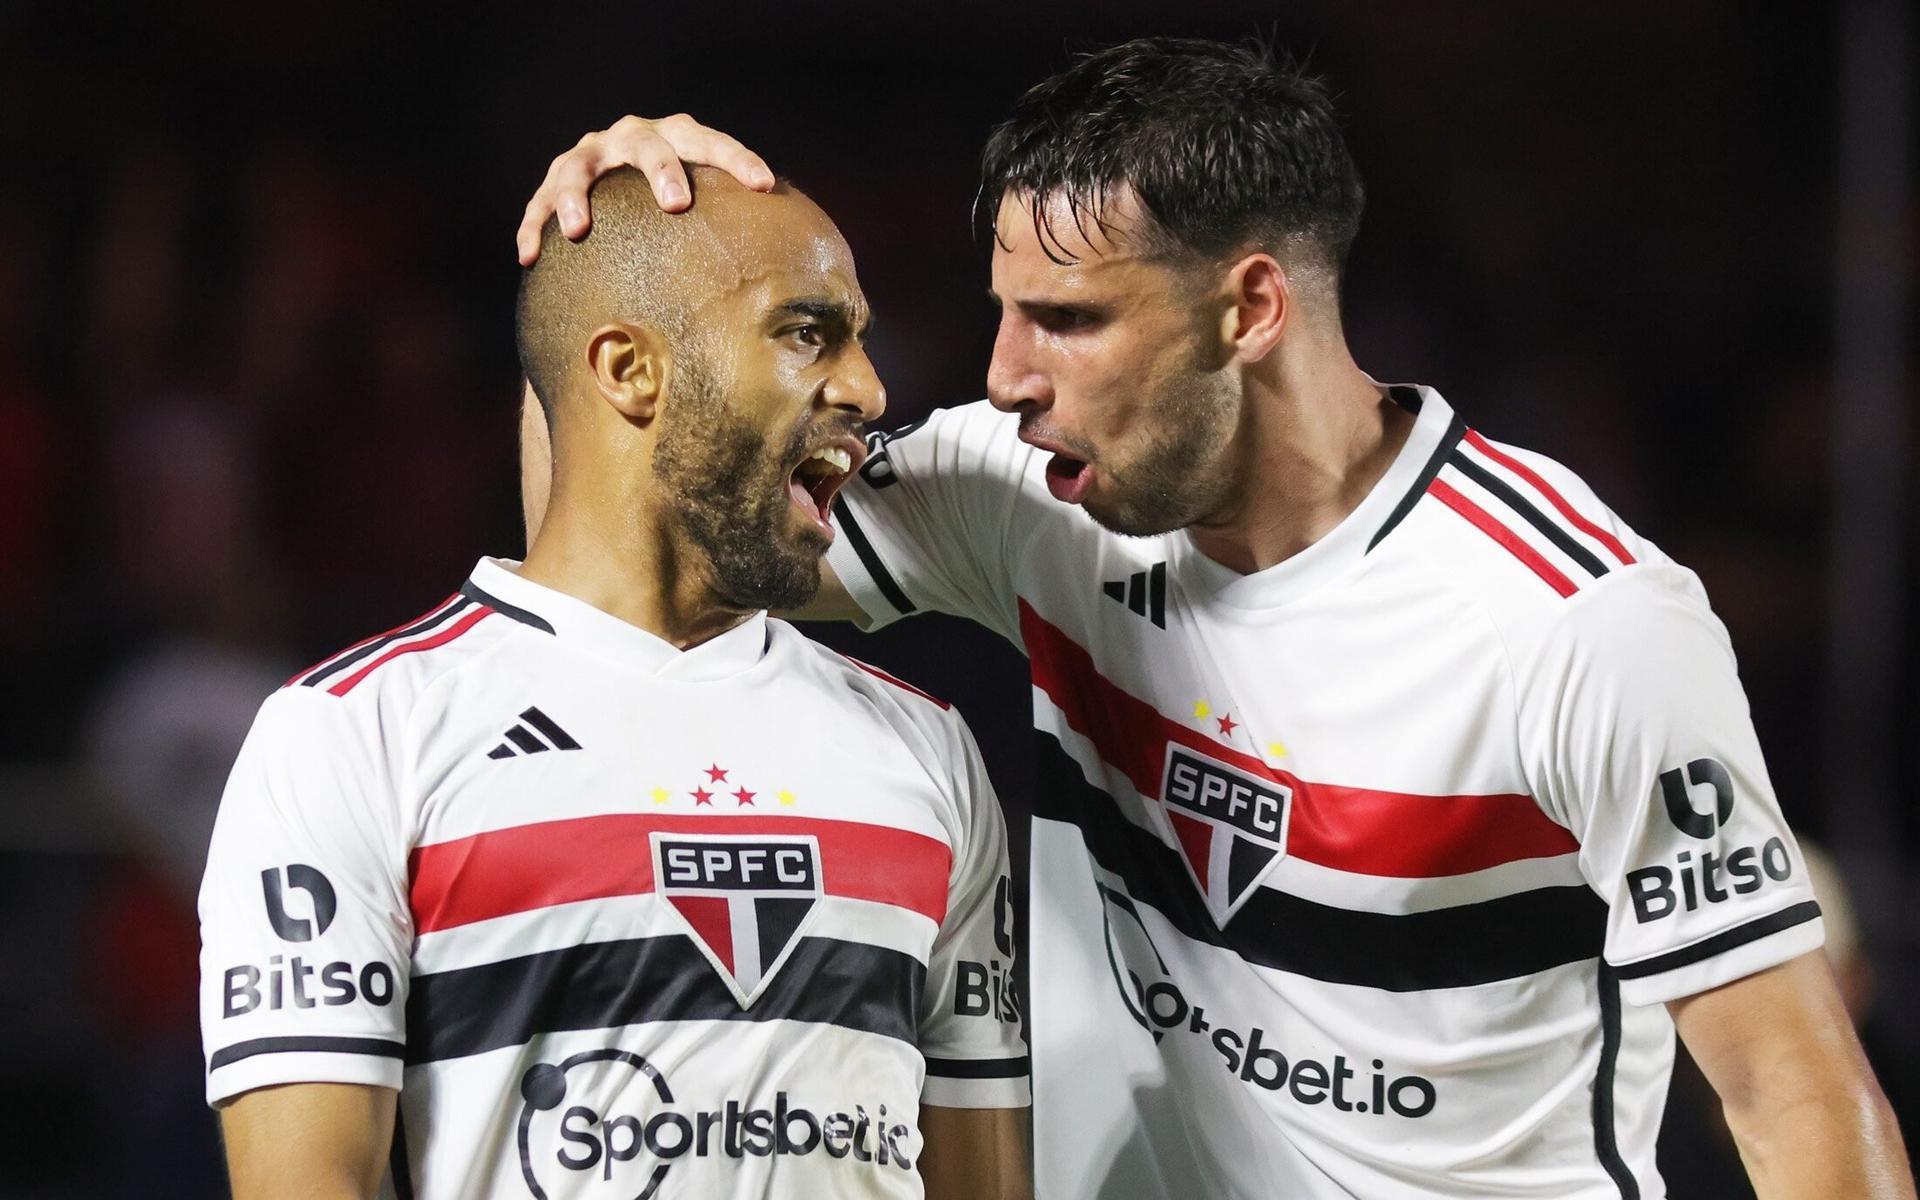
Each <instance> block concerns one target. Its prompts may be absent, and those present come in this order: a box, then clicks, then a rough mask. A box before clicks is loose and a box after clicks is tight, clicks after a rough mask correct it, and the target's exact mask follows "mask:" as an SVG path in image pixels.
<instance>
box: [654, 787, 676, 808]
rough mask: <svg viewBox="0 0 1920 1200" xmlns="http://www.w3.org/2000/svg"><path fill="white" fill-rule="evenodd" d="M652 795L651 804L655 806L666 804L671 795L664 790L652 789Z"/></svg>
mask: <svg viewBox="0 0 1920 1200" xmlns="http://www.w3.org/2000/svg"><path fill="white" fill-rule="evenodd" d="M652 794H653V802H654V803H655V804H665V803H666V802H667V798H668V797H669V796H672V795H673V793H672V792H669V791H668V790H667V789H665V788H655V789H653V793H652Z"/></svg>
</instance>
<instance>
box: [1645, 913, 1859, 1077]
mask: <svg viewBox="0 0 1920 1200" xmlns="http://www.w3.org/2000/svg"><path fill="white" fill-rule="evenodd" d="M1667 1009H1668V1011H1669V1012H1670V1013H1671V1014H1672V1015H1673V1023H1674V1027H1675V1029H1676V1030H1677V1031H1678V1032H1679V1034H1680V1038H1681V1040H1682V1041H1684V1042H1685V1043H1686V1045H1687V1051H1688V1053H1690V1054H1692V1055H1693V1058H1694V1061H1695V1062H1697V1063H1699V1064H1700V1070H1701V1072H1702V1073H1703V1074H1704V1075H1706V1077H1707V1081H1708V1082H1709V1083H1711V1084H1713V1088H1714V1091H1715V1092H1717V1093H1718V1094H1719V1096H1720V1099H1721V1102H1722V1103H1724V1104H1725V1105H1726V1106H1727V1108H1728V1109H1729V1111H1730V1112H1739V1111H1741V1110H1746V1109H1752V1108H1755V1107H1760V1106H1765V1107H1769V1108H1774V1109H1789V1108H1793V1107H1795V1106H1796V1105H1798V1104H1801V1103H1805V1102H1807V1101H1810V1100H1812V1099H1813V1098H1815V1097H1817V1096H1823V1095H1830V1094H1831V1093H1832V1091H1833V1089H1834V1086H1835V1084H1836V1082H1838V1083H1839V1084H1840V1085H1841V1086H1842V1087H1853V1088H1863V1089H1864V1088H1875V1087H1877V1085H1875V1084H1874V1082H1873V1070H1872V1068H1871V1067H1869V1066H1868V1065H1867V1059H1866V1055H1865V1053H1864V1052H1863V1051H1862V1050H1861V1048H1860V1039H1859V1038H1858V1037H1857V1036H1856V1035H1855V1033H1854V1029H1853V1021H1852V1019H1851V1018H1850V1017H1849V1016H1848V1015H1847V1008H1846V1004H1845V1003H1844V1002H1843V1001H1842V1000H1841V997H1840V989H1839V988H1838V987H1837V986H1836V985H1835V984H1834V980H1833V971H1832V969H1831V968H1830V967H1829V966H1828V964H1827V957H1826V955H1825V954H1823V953H1821V952H1819V951H1814V952H1812V953H1810V954H1802V955H1800V956H1799V957H1798V958H1794V959H1791V960H1789V961H1787V962H1784V963H1781V964H1779V965H1778V966H1774V967H1769V968H1767V969H1766V970H1763V971H1759V972H1756V973H1754V974H1752V975H1748V976H1746V977H1745V978H1742V979H1738V980H1735V981H1734V982H1732V983H1728V984H1722V985H1721V986H1720V987H1717V988H1713V989H1710V990H1708V991H1705V992H1701V993H1699V994H1698V995H1694V996H1686V997H1682V998H1681V999H1678V1000H1673V1001H1670V1002H1669V1003H1668V1005H1667Z"/></svg>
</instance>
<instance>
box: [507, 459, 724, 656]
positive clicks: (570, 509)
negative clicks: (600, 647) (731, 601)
mask: <svg viewBox="0 0 1920 1200" xmlns="http://www.w3.org/2000/svg"><path fill="white" fill-rule="evenodd" d="M651 511H653V510H652V506H650V505H648V504H646V503H644V502H641V501H639V500H638V499H635V500H634V501H633V503H632V504H631V505H630V506H629V505H627V504H618V505H608V504H593V505H589V504H582V503H577V502H575V501H573V500H572V499H571V498H570V497H569V495H568V492H567V490H566V489H563V488H561V487H560V486H559V481H558V480H556V481H555V487H554V492H553V498H552V500H551V501H550V502H549V503H548V507H547V515H546V520H545V521H544V522H543V523H542V524H541V526H540V532H539V534H538V535H537V536H536V537H535V538H534V542H533V545H532V546H530V547H528V548H527V558H526V561H525V562H524V563H522V564H521V566H520V574H521V575H522V576H523V577H524V578H526V579H529V580H531V581H533V582H534V583H537V584H540V585H541V586H542V587H550V588H552V589H553V590H554V591H556V592H564V593H565V594H567V595H569V596H572V597H573V598H574V599H576V600H580V601H582V602H584V603H587V604H590V605H592V606H593V607H595V608H597V609H599V610H600V611H601V612H604V613H606V614H608V615H609V616H613V617H617V618H619V619H620V620H622V621H625V622H627V623H628V624H629V625H634V626H637V627H639V628H641V629H644V630H646V631H647V632H648V633H651V634H653V635H654V636H655V637H658V638H660V639H661V640H663V641H666V642H668V643H670V644H672V645H673V646H676V647H678V648H679V649H682V650H686V649H690V648H692V647H694V646H697V645H699V644H700V643H701V642H704V641H707V640H709V639H711V638H715V637H718V636H719V635H721V634H723V633H725V632H726V631H727V630H729V629H732V628H733V627H734V626H736V625H738V624H739V623H740V622H742V621H744V620H746V619H747V618H748V617H750V616H752V615H753V614H752V613H751V612H748V611H743V610H740V609H738V608H733V607H730V606H727V605H724V604H722V603H720V601H719V600H718V599H717V598H716V597H715V596H714V595H713V593H712V591H711V589H710V588H708V586H707V584H706V574H705V572H704V571H703V570H701V569H700V567H699V564H698V559H699V555H698V552H697V551H695V550H693V549H692V548H691V547H687V546H684V545H682V544H681V541H680V539H679V538H677V537H675V536H674V535H673V533H672V532H671V531H670V530H669V529H667V528H665V527H664V522H661V521H659V520H658V519H654V520H649V519H648V517H647V516H644V515H636V514H647V513H650V512H651ZM656 526H658V527H656Z"/></svg>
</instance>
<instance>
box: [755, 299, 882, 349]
mask: <svg viewBox="0 0 1920 1200" xmlns="http://www.w3.org/2000/svg"><path fill="white" fill-rule="evenodd" d="M769 315H770V316H773V317H809V318H811V319H813V320H815V321H819V322H821V323H823V324H827V325H836V326H838V327H840V328H841V329H853V309H852V307H851V306H849V305H846V304H843V303H841V302H840V301H838V300H828V299H826V298H824V297H815V296H803V297H801V298H799V299H797V300H788V301H786V302H785V303H782V304H776V305H774V306H773V308H772V310H771V312H770V314H769ZM872 332H873V314H872V313H871V312H869V313H868V314H867V319H866V321H865V322H864V323H863V324H862V325H861V326H860V327H859V328H858V329H854V330H853V336H854V337H856V338H858V339H859V340H861V341H865V340H866V338H867V335H868V334H870V333H872Z"/></svg>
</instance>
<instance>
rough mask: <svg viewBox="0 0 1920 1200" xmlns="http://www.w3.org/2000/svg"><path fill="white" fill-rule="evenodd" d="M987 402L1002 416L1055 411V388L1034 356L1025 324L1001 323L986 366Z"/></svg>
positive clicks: (1008, 320) (1009, 321)
mask: <svg viewBox="0 0 1920 1200" xmlns="http://www.w3.org/2000/svg"><path fill="white" fill-rule="evenodd" d="M987 399H988V400H990V401H992V403H993V406H994V407H995V408H997V409H999V410H1000V411H1001V412H1010V413H1018V412H1027V411H1036V412H1044V411H1045V410H1046V409H1049V408H1051V407H1053V384H1052V382H1051V381H1050V380H1049V379H1048V378H1047V375H1046V373H1045V372H1044V371H1042V370H1040V369H1039V364H1038V362H1037V361H1036V360H1035V357H1034V355H1033V354H1032V352H1031V347H1030V344H1029V341H1028V338H1027V336H1026V329H1025V323H1024V322H1020V321H1015V320H1013V319H1011V318H1008V317H1004V316H1003V317H1002V318H1001V319H1000V330H999V332H998V333H996V334H995V335H994V338H993V361H992V362H990V363H988V364H987Z"/></svg>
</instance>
